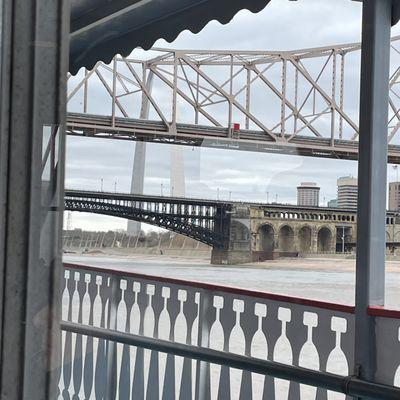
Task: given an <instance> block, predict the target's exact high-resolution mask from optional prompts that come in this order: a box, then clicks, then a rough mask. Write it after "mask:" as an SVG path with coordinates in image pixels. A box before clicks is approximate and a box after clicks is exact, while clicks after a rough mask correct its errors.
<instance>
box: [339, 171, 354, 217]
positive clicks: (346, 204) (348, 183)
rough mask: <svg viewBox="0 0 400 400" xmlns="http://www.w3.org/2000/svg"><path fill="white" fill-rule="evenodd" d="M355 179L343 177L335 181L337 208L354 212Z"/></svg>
mask: <svg viewBox="0 0 400 400" xmlns="http://www.w3.org/2000/svg"><path fill="white" fill-rule="evenodd" d="M357 193H358V183H357V178H353V177H352V176H343V177H341V178H339V179H338V180H337V195H338V196H337V206H338V207H339V208H346V209H349V210H354V209H356V208H357Z"/></svg>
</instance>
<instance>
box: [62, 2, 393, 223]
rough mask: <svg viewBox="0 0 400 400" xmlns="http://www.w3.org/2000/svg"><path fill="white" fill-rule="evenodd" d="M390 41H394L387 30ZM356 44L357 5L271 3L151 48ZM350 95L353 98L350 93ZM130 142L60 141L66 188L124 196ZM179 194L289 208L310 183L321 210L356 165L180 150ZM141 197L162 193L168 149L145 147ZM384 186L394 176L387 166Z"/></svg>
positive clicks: (78, 218) (82, 219) (93, 219)
mask: <svg viewBox="0 0 400 400" xmlns="http://www.w3.org/2000/svg"><path fill="white" fill-rule="evenodd" d="M393 34H399V29H398V28H397V27H395V28H394V29H393ZM360 37H361V4H360V3H359V2H355V1H350V0H299V1H297V2H290V1H288V0H272V1H271V3H270V4H269V5H268V6H267V7H266V8H265V9H264V11H262V12H260V13H258V14H252V13H250V12H248V11H241V12H240V13H239V14H237V15H236V17H235V18H234V19H233V20H232V21H231V22H230V23H229V24H228V25H225V26H223V25H221V24H219V23H217V22H215V21H212V22H210V23H209V24H208V25H207V26H206V27H205V28H204V29H203V31H201V32H200V33H199V34H197V35H194V34H192V33H191V32H189V31H185V32H183V33H181V34H180V35H179V37H178V38H177V39H176V40H175V41H174V42H173V43H166V42H165V41H163V40H159V41H158V42H157V43H156V44H155V46H157V47H168V48H176V49H220V50H224V49H234V50H263V51H266V50H292V49H298V48H308V47H317V46H326V45H329V44H340V43H348V42H357V41H359V40H360ZM355 96H357V93H355ZM134 146H135V144H134V143H130V142H125V141H116V140H100V139H81V138H72V137H68V138H67V173H66V186H67V187H69V188H84V189H93V190H99V189H100V185H101V183H100V182H101V179H103V181H104V190H109V191H114V187H115V183H116V186H117V190H118V191H121V192H127V191H128V190H129V188H130V180H131V173H132V164H133V155H134V148H135V147H134ZM183 151H184V157H185V163H186V165H185V168H186V195H187V196H189V197H210V198H216V197H217V191H219V196H220V198H228V197H229V196H230V197H231V198H232V199H233V200H257V201H266V200H267V196H268V200H269V201H275V199H276V196H277V198H278V201H279V202H284V203H293V204H294V203H295V202H296V186H297V185H299V184H300V182H302V181H314V182H317V183H318V184H319V185H320V187H321V198H320V199H321V203H322V204H321V205H323V203H324V201H325V203H326V201H328V200H330V199H333V198H335V197H336V180H337V178H338V177H339V176H344V175H353V176H357V164H356V162H351V161H343V160H340V161H338V160H331V159H318V158H305V157H299V156H287V155H274V154H261V153H248V152H237V151H232V150H211V149H205V148H194V149H192V148H184V149H183ZM147 154H148V157H147V162H146V178H145V193H148V194H160V192H161V185H162V186H163V190H164V194H166V192H168V190H169V167H170V149H169V146H167V145H148V153H147ZM388 177H389V180H394V179H395V172H394V170H393V169H392V167H391V166H389V167H388ZM72 226H73V227H74V228H82V229H90V230H106V229H124V228H126V221H125V220H122V219H117V218H111V217H105V216H99V215H89V214H73V216H72Z"/></svg>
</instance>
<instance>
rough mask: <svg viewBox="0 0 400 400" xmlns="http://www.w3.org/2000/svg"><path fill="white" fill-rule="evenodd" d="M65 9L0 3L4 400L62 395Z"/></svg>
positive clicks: (39, 0)
mask: <svg viewBox="0 0 400 400" xmlns="http://www.w3.org/2000/svg"><path fill="white" fill-rule="evenodd" d="M69 3H70V2H69V1H64V0H51V1H49V0H2V1H1V6H0V7H1V10H0V25H1V31H2V32H1V35H0V42H1V45H0V60H1V63H0V90H1V93H0V143H1V144H0V354H1V361H0V398H1V399H6V398H7V399H9V400H17V399H18V400H19V399H21V400H26V399H31V400H39V399H40V400H49V399H55V398H58V396H59V395H58V389H57V387H58V379H59V371H60V363H61V351H60V350H61V339H60V330H59V321H60V312H59V311H61V302H60V300H61V293H62V289H61V287H62V269H61V249H62V220H63V218H62V208H63V207H62V204H63V197H64V193H63V192H64V187H63V186H64V160H65V159H64V156H65V135H64V132H65V121H66V98H67V93H66V83H67V82H66V81H67V80H66V77H67V68H68V53H69V16H70V10H69ZM46 148H47V149H48V150H49V151H48V153H47V155H46V153H44V152H43V150H42V149H46ZM44 155H45V157H44ZM43 166H46V168H45V170H46V171H47V172H46V173H42V171H43Z"/></svg>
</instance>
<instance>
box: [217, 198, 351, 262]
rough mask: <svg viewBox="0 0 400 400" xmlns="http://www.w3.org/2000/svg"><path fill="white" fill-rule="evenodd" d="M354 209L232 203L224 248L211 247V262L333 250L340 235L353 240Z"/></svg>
mask: <svg viewBox="0 0 400 400" xmlns="http://www.w3.org/2000/svg"><path fill="white" fill-rule="evenodd" d="M356 231H357V230H356V220H355V213H354V212H352V211H346V210H335V211H332V210H327V209H321V210H316V209H310V210H307V209H299V208H296V207H293V206H292V207H288V206H282V207H279V206H268V207H267V206H256V205H235V206H234V207H233V209H232V213H231V218H230V229H229V232H230V233H229V241H228V243H227V245H226V248H225V249H214V250H213V252H212V260H211V262H212V263H213V264H241V263H249V262H255V261H263V260H268V259H275V258H279V257H284V256H286V257H296V256H298V255H302V254H309V253H321V254H323V253H325V254H327V253H335V252H336V251H337V246H338V243H340V240H341V238H343V240H344V242H345V245H346V246H347V248H348V244H349V243H352V242H355V241H356Z"/></svg>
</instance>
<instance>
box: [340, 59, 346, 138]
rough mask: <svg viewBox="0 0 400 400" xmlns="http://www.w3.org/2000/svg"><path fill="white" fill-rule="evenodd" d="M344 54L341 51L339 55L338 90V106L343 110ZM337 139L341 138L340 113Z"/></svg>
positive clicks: (341, 120) (341, 117)
mask: <svg viewBox="0 0 400 400" xmlns="http://www.w3.org/2000/svg"><path fill="white" fill-rule="evenodd" d="M345 55H346V53H343V54H342V55H341V60H340V92H339V108H340V110H341V111H343V106H344V63H345ZM339 139H343V116H342V114H340V118H339Z"/></svg>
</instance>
